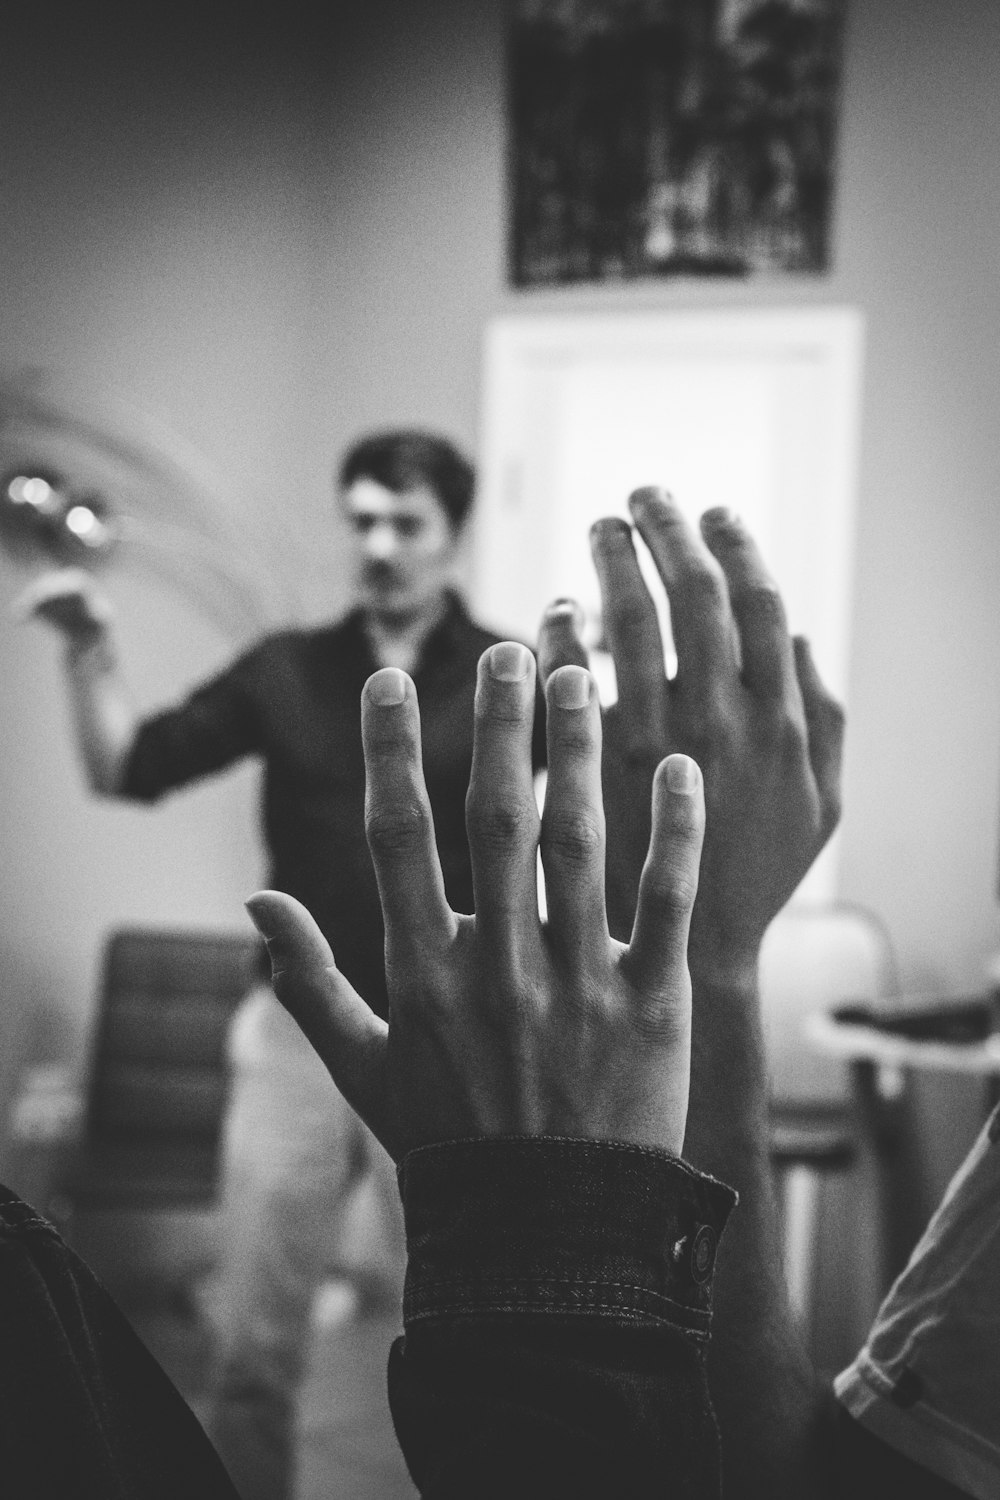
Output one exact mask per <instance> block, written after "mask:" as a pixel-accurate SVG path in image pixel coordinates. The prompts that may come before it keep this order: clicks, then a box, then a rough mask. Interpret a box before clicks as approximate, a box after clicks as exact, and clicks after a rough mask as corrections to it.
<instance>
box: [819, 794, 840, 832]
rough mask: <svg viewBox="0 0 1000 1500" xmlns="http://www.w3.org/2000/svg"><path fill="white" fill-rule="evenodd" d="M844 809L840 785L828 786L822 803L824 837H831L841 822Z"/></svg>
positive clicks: (821, 814) (822, 830) (821, 827)
mask: <svg viewBox="0 0 1000 1500" xmlns="http://www.w3.org/2000/svg"><path fill="white" fill-rule="evenodd" d="M843 810H844V803H843V798H842V797H841V794H840V788H839V786H836V787H828V788H826V789H825V790H824V792H823V797H822V801H821V804H820V831H821V832H822V835H823V838H824V839H827V838H829V837H830V834H831V833H832V832H833V830H834V829H835V828H836V826H837V824H838V823H839V822H840V816H841V813H842V812H843Z"/></svg>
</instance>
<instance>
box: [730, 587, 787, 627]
mask: <svg viewBox="0 0 1000 1500" xmlns="http://www.w3.org/2000/svg"><path fill="white" fill-rule="evenodd" d="M739 597H740V605H741V608H742V609H743V611H744V613H745V614H746V615H747V616H748V617H749V619H750V620H751V621H752V622H753V623H754V624H755V625H758V626H765V627H767V626H770V627H773V628H775V629H782V630H783V629H784V628H785V601H784V600H783V599H782V597H781V595H780V594H779V592H778V590H777V589H776V588H775V586H774V584H773V583H765V582H759V583H753V584H750V585H748V586H747V587H746V588H744V589H742V590H741V591H740V596H739Z"/></svg>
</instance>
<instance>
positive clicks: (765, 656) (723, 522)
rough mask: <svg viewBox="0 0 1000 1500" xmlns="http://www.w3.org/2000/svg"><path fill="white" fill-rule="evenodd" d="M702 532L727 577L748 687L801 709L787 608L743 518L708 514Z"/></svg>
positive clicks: (772, 700) (724, 512)
mask: <svg viewBox="0 0 1000 1500" xmlns="http://www.w3.org/2000/svg"><path fill="white" fill-rule="evenodd" d="M701 532H702V536H703V537H704V538H705V544H706V546H707V547H708V549H709V551H710V552H711V553H712V556H713V557H714V558H715V559H716V561H717V562H718V563H719V566H720V567H721V568H722V571H723V573H724V575H725V579H726V586H727V588H728V590H729V602H730V605H731V606H732V611H733V615H734V617H735V620H736V628H737V631H738V633H739V640H740V655H741V657H742V663H743V681H744V683H745V684H746V686H747V687H748V688H749V689H750V691H751V692H752V693H754V694H755V695H756V696H757V697H758V698H760V699H761V700H762V701H764V702H765V703H771V704H781V705H783V706H784V707H785V708H786V710H787V709H788V708H789V707H790V706H794V707H795V709H796V710H797V709H798V706H799V691H798V682H797V680H796V676H795V662H794V659H793V655H792V642H791V637H790V636H789V634H788V621H787V618H786V616H785V606H784V604H783V602H782V599H781V595H780V594H779V592H778V588H777V585H776V584H775V582H774V579H773V578H772V577H771V575H770V573H769V572H768V570H767V568H766V567H765V566H764V559H763V558H762V557H761V555H760V551H759V549H758V547H757V544H756V542H755V541H754V539H753V537H752V536H751V535H750V533H749V532H748V531H747V529H746V527H745V526H744V525H743V524H742V522H741V521H740V520H739V518H738V517H737V516H734V515H733V514H732V512H731V511H728V510H725V509H724V508H722V507H718V508H716V509H715V510H708V511H706V512H705V514H704V515H703V516H702V518H701Z"/></svg>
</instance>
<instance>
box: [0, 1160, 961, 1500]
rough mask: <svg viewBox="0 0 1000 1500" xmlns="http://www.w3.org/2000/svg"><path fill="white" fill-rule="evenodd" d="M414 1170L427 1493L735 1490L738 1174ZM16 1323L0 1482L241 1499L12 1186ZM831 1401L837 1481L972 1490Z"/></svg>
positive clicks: (417, 1342)
mask: <svg viewBox="0 0 1000 1500" xmlns="http://www.w3.org/2000/svg"><path fill="white" fill-rule="evenodd" d="M400 1184H401V1188H402V1192H403V1197H404V1201H405V1205H406V1218H407V1227H408V1230H409V1235H410V1265H409V1271H408V1275H407V1290H406V1306H405V1319H406V1335H405V1338H404V1339H401V1340H398V1341H397V1343H396V1344H395V1345H394V1347H393V1349H392V1352H391V1355H390V1364H389V1394H390V1400H391V1403H392V1411H393V1418H394V1421H395V1423H396V1430H397V1434H398V1436H399V1440H400V1442H401V1444H402V1447H403V1451H404V1453H405V1455H406V1459H407V1462H408V1464H409V1466H410V1470H411V1472H412V1473H413V1475H414V1477H415V1479H416V1481H417V1483H418V1485H419V1486H420V1489H421V1493H422V1494H423V1495H424V1496H425V1497H427V1500H471V1497H473V1496H475V1497H476V1500H494V1497H496V1500H499V1497H501V1496H503V1497H504V1500H509V1497H513V1496H517V1497H518V1500H542V1497H545V1500H564V1497H565V1500H570V1497H572V1500H580V1497H583V1500H587V1497H594V1500H598V1497H600V1500H607V1497H610V1496H615V1497H616V1500H618V1497H624V1500H629V1497H633V1496H636V1497H638V1496H647V1495H649V1496H653V1495H655V1496H657V1497H659V1500H696V1497H697V1500H710V1497H712V1496H717V1495H718V1494H719V1493H720V1477H719V1443H718V1434H717V1431H716V1426H715V1418H714V1415H713V1413H712V1409H711V1406H710V1404H709V1400H708V1391H707V1387H706V1384H705V1370H704V1350H705V1344H706V1341H707V1337H708V1330H709V1305H710V1288H711V1276H712V1259H713V1255H714V1246H715V1244H716V1243H717V1238H718V1234H719V1232H720V1231H721V1229H722V1226H723V1225H724V1223H725V1221H726V1218H727V1217H728V1214H729V1211H730V1207H731V1204H732V1202H733V1198H734V1195H733V1194H732V1193H731V1192H730V1190H729V1189H728V1188H725V1187H723V1186H722V1185H721V1184H719V1183H715V1182H713V1181H712V1180H711V1179H710V1178H706V1177H702V1176H701V1175H700V1174H699V1173H697V1172H695V1171H693V1170H692V1169H691V1168H689V1167H687V1166H686V1164H685V1163H683V1162H679V1161H676V1160H675V1159H674V1158H672V1157H667V1156H665V1155H663V1154H661V1153H659V1152H655V1151H643V1150H640V1149H638V1148H635V1147H627V1146H615V1145H606V1144H599V1143H595V1142H587V1141H527V1140H511V1139H500V1140H492V1141H485V1140H481V1141H459V1142H453V1143H448V1144H445V1145H442V1146H434V1147H429V1148H426V1149H425V1150H423V1151H416V1152H413V1153H411V1155H410V1156H409V1157H407V1158H406V1160H405V1161H404V1162H403V1164H402V1167H401V1169H400ZM702 1278H704V1279H702ZM0 1330H2V1338H0V1494H3V1495H4V1496H6V1495H8V1494H9V1495H10V1496H11V1497H14V1496H16V1497H17V1500H53V1497H55V1496H59V1497H60V1500H62V1497H64V1496H65V1497H67V1500H69V1497H72V1500H176V1497H179V1496H183V1497H184V1500H237V1497H236V1491H235V1490H234V1489H233V1486H232V1484H231V1483H230V1481H229V1479H228V1477H227V1476H226V1474H225V1471H224V1470H223V1468H222V1464H221V1462H220V1460H219V1458H218V1457H217V1455H216V1453H215V1451H214V1449H213V1448H212V1446H211V1444H210V1443H209V1441H208V1438H207V1437H206V1436H205V1433H204V1432H203V1430H202V1428H201V1427H200V1425H199V1424H198V1421H197V1419H196V1417H195V1416H194V1414H193V1412H192V1411H191V1409H190V1408H189V1407H188V1406H187V1404H186V1403H185V1402H184V1401H183V1400H182V1398H181V1396H180V1395H179V1393H178V1392H177V1390H176V1389H175V1388H174V1386H173V1385H172V1384H171V1383H170V1381H169V1380H168V1378H167V1376H166V1375H165V1374H164V1373H163V1371H162V1370H161V1369H160V1367H159V1365H158V1364H157V1363H156V1361H155V1360H154V1359H153V1357H152V1355H151V1354H150V1353H149V1352H148V1350H147V1349H146V1347H145V1345H144V1344H143V1343H142V1342H141V1341H140V1340H139V1338H138V1337H137V1335H136V1334H135V1333H134V1332H133V1331H132V1329H131V1327H130V1326H129V1325H128V1323H127V1322H126V1320H125V1318H124V1316H123V1315H122V1313H121V1312H120V1311H119V1309H118V1308H117V1306H116V1305H115V1303H114V1302H113V1301H112V1299H111V1297H110V1296H109V1295H108V1294H107V1292H106V1291H105V1290H104V1289H103V1287H102V1286H101V1285H100V1284H99V1283H98V1281H97V1280H96V1278H95V1277H94V1275H93V1274H92V1272H91V1271H90V1270H89V1268H88V1267H87V1266H86V1265H85V1264H84V1263H83V1261H81V1260H80V1258H79V1256H77V1255H75V1254H74V1252H73V1251H72V1250H70V1249H69V1248H68V1247H67V1246H66V1245H65V1243H64V1242H63V1241H62V1240H61V1239H60V1237H59V1235H58V1234H57V1233H56V1231H55V1230H54V1229H53V1228H52V1226H51V1225H50V1224H48V1223H47V1222H46V1221H45V1220H44V1219H42V1218H41V1217H40V1216H39V1215H38V1214H37V1213H36V1212H35V1210H34V1209H32V1208H29V1207H28V1205H27V1204H26V1203H22V1202H21V1200H20V1199H19V1198H17V1197H15V1195H14V1194H13V1193H11V1192H10V1191H9V1190H8V1189H7V1188H4V1187H0ZM830 1407H831V1411H830V1413H829V1423H830V1428H831V1437H832V1438H833V1446H832V1449H831V1455H830V1457H831V1474H830V1479H831V1493H835V1494H837V1495H843V1496H846V1497H849V1500H867V1497H869V1496H870V1497H872V1500H885V1497H888V1496H891V1495H896V1494H900V1495H902V1494H905V1495H907V1496H911V1495H912V1496H913V1497H915V1500H916V1497H918V1496H919V1497H920V1500H932V1497H933V1500H945V1497H952V1496H954V1497H956V1500H957V1497H958V1496H959V1495H960V1494H961V1491H959V1490H956V1489H954V1488H953V1487H952V1486H951V1485H948V1484H946V1483H945V1482H944V1481H942V1480H939V1479H936V1478H935V1477H934V1476H933V1475H930V1474H928V1473H927V1471H926V1470H924V1469H920V1468H918V1466H917V1465H915V1464H913V1463H911V1462H910V1460H908V1459H906V1458H904V1457H903V1456H902V1455H901V1454H899V1453H897V1452H895V1451H894V1450H893V1449H892V1448H890V1447H888V1446H887V1445H886V1444H884V1443H882V1442H880V1441H879V1440H878V1439H876V1438H874V1437H872V1436H871V1434H870V1433H868V1432H866V1431H865V1430H864V1428H862V1427H861V1426H860V1424H859V1423H857V1422H855V1421H854V1420H853V1419H852V1418H851V1417H849V1416H848V1415H847V1413H846V1412H844V1411H843V1409H842V1408H840V1407H839V1405H838V1404H837V1403H835V1402H834V1401H833V1399H832V1397H831V1402H830Z"/></svg>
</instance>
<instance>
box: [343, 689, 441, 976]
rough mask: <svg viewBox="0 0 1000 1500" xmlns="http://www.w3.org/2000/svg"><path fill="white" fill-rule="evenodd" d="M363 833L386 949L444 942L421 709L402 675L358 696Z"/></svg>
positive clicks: (414, 691)
mask: <svg viewBox="0 0 1000 1500" xmlns="http://www.w3.org/2000/svg"><path fill="white" fill-rule="evenodd" d="M361 738H362V743H363V745H364V752H365V833H366V835H367V838H368V847H369V849H370V850H371V856H372V863H373V864H374V866H375V878H376V880H377V881H378V890H379V898H380V900H381V902H382V915H383V918H384V920H385V932H386V944H387V947H388V946H390V945H392V944H394V943H396V944H399V943H402V944H404V945H406V946H409V947H412V946H416V945H417V944H418V943H419V944H421V945H422V944H423V943H426V942H430V943H432V944H433V943H436V942H442V941H447V940H448V938H450V937H451V935H452V934H453V933H454V930H455V916H454V913H453V912H452V911H451V908H450V907H449V905H448V902H447V899H446V897H445V893H444V879H443V877H442V874H441V862H440V860H439V859H438V852H437V846H436V844H435V842H434V821H433V818H432V816H431V805H430V799H429V798H428V795H427V787H426V785H425V783H424V772H423V766H422V764H421V758H420V711H419V708H418V706H417V694H416V689H415V688H414V686H413V683H412V682H411V681H410V679H409V677H407V675H406V673H405V672H401V671H399V670H398V669H397V668H395V667H386V668H385V669H384V670H382V671H381V672H375V673H374V674H373V675H372V676H371V677H369V679H368V681H367V682H366V683H365V686H364V690H363V692H362V694H361Z"/></svg>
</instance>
